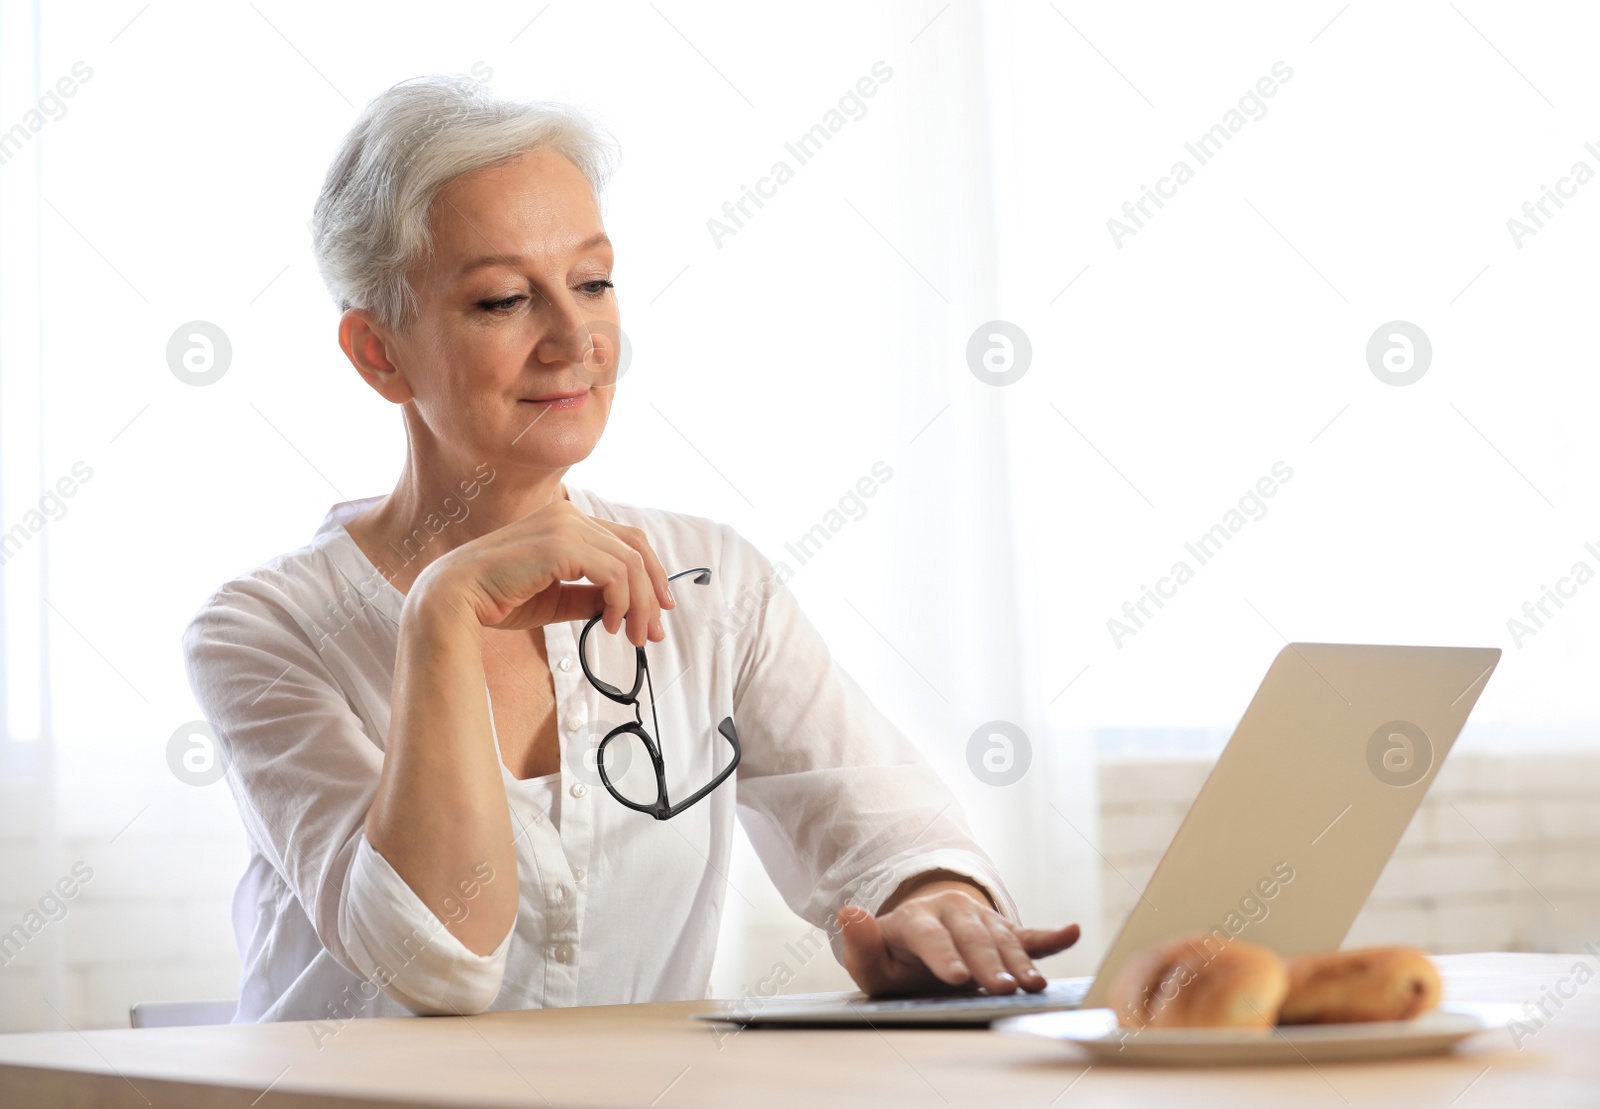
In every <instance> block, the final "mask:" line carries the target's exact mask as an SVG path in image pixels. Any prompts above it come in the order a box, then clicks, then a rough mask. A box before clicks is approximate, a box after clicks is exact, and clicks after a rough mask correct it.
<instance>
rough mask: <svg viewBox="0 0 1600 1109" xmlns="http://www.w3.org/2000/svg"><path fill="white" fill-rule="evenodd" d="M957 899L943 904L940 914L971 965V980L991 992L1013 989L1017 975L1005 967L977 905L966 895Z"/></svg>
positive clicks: (962, 954)
mask: <svg viewBox="0 0 1600 1109" xmlns="http://www.w3.org/2000/svg"><path fill="white" fill-rule="evenodd" d="M960 901H961V903H960V904H954V905H949V906H945V907H943V908H942V909H941V911H940V914H939V918H940V920H941V921H943V923H944V926H945V928H946V929H948V931H949V933H950V936H951V938H952V939H953V940H955V944H956V948H957V950H959V951H960V952H961V958H962V960H963V961H964V962H965V963H966V964H967V966H969V967H971V968H972V977H973V980H974V981H976V982H977V983H978V985H980V986H982V987H983V988H984V989H986V990H988V991H989V992H990V993H1013V992H1015V990H1016V988H1017V979H1016V978H1015V976H1013V975H1012V973H1011V972H1010V971H1009V970H1007V969H1006V964H1005V960H1004V959H1002V958H1001V956H1000V949H999V948H998V947H996V946H995V942H994V935H993V934H992V933H991V932H990V931H989V926H988V925H986V924H985V923H984V922H983V918H982V917H980V916H979V915H978V911H977V906H976V905H975V904H974V903H973V902H972V900H971V899H970V898H968V897H965V896H961V897H960Z"/></svg>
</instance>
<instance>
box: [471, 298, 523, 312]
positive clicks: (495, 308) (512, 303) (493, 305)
mask: <svg viewBox="0 0 1600 1109" xmlns="http://www.w3.org/2000/svg"><path fill="white" fill-rule="evenodd" d="M526 299H527V297H524V296H522V295H521V294H517V295H516V296H508V297H505V298H503V299H501V300H480V301H478V307H479V308H482V309H484V310H485V311H487V312H509V311H511V309H513V308H515V307H516V306H517V305H518V304H519V303H521V302H522V301H524V300H526Z"/></svg>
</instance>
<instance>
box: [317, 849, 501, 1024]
mask: <svg viewBox="0 0 1600 1109" xmlns="http://www.w3.org/2000/svg"><path fill="white" fill-rule="evenodd" d="M515 931H516V921H515V920H513V921H512V924H511V927H510V928H508V929H507V930H506V935H505V938H504V939H503V940H501V941H500V944H499V946H498V947H496V948H495V949H494V950H493V951H491V952H489V953H488V954H487V955H479V954H477V953H476V952H473V951H471V950H470V949H468V948H467V946H466V945H465V944H463V943H462V942H461V941H460V940H459V939H457V938H456V937H455V935H454V934H453V933H451V931H450V930H449V928H448V927H447V926H446V925H445V922H444V921H442V920H440V919H439V917H438V916H437V915H436V914H434V913H433V912H432V911H431V910H430V909H429V908H428V907H427V906H426V905H425V904H423V902H422V899H421V898H419V897H418V896H417V895H416V892H415V891H413V890H412V888H411V887H410V886H409V885H407V884H406V881H405V879H404V878H401V877H400V875H399V874H398V873H396V872H395V869H394V867H392V866H390V865H389V861H388V860H387V859H385V858H384V857H383V856H382V855H381V854H380V853H379V852H378V851H377V849H376V848H374V847H373V846H372V844H371V843H369V842H368V841H367V836H366V833H365V832H362V833H361V835H360V837H359V839H358V841H357V843H356V851H355V858H354V859H353V860H352V862H351V864H350V872H349V874H348V876H347V877H346V878H345V884H344V896H343V898H342V899H341V900H340V904H339V939H340V942H341V943H342V944H343V945H344V949H345V951H346V953H347V954H348V955H349V958H350V961H351V962H352V963H353V964H355V968H356V970H357V971H358V972H359V973H360V974H361V976H362V977H364V978H366V979H367V980H368V981H370V982H372V983H373V985H375V986H377V987H378V988H379V989H381V990H383V991H384V992H385V993H387V994H388V995H389V996H390V997H392V998H394V999H395V1000H396V1001H398V1002H400V1004H402V1005H404V1006H405V1007H406V1008H408V1009H410V1010H411V1011H412V1012H413V1013H417V1014H419V1015H425V1016H429V1015H443V1016H449V1015H471V1014H473V1013H481V1012H483V1011H484V1010H485V1009H487V1008H488V1007H489V1006H490V1005H491V1004H492V1003H493V1002H494V999H495V997H496V996H497V995H498V994H499V993H500V984H501V981H502V980H503V979H504V977H505V969H506V956H507V952H508V951H509V950H510V947H511V937H512V935H513V934H514V933H515Z"/></svg>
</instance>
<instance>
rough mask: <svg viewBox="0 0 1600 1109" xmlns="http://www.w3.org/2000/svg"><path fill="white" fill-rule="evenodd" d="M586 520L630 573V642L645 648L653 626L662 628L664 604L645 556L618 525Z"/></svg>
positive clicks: (627, 610)
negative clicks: (659, 597) (620, 530)
mask: <svg viewBox="0 0 1600 1109" xmlns="http://www.w3.org/2000/svg"><path fill="white" fill-rule="evenodd" d="M586 519H587V521H588V522H589V524H590V525H591V530H592V532H593V534H594V536H595V537H596V538H595V542H596V544H597V545H599V546H603V547H605V548H606V549H608V550H611V551H612V552H613V553H614V554H615V556H616V557H617V559H618V560H619V561H620V562H621V563H622V565H623V567H624V568H625V570H626V572H627V579H628V584H627V590H628V597H627V603H626V606H625V608H624V610H623V617H624V622H625V623H626V626H627V634H628V642H630V643H632V644H633V645H634V646H635V647H643V646H644V645H645V643H646V641H647V640H648V639H649V638H650V633H651V630H652V625H655V626H659V625H660V622H661V603H660V601H659V599H658V597H657V587H656V584H655V582H654V581H652V580H651V577H650V572H649V569H648V566H647V564H646V561H645V556H644V553H643V552H642V551H641V550H640V549H639V547H638V546H636V545H634V543H630V542H629V537H628V536H627V535H623V534H620V533H619V532H618V531H617V530H616V527H617V525H613V524H612V523H611V522H610V521H608V520H600V519H597V518H595V517H586ZM644 547H645V548H646V549H648V547H649V544H648V543H645V544H644ZM652 557H654V556H653V555H652ZM606 630H607V631H613V632H614V631H616V630H617V629H616V628H613V627H611V626H610V625H609V624H608V625H607V628H606Z"/></svg>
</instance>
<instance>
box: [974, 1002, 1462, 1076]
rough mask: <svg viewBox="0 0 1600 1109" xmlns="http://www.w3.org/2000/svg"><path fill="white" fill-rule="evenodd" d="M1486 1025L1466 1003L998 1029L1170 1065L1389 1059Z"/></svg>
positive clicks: (1064, 1019)
mask: <svg viewBox="0 0 1600 1109" xmlns="http://www.w3.org/2000/svg"><path fill="white" fill-rule="evenodd" d="M1489 1027H1491V1026H1490V1025H1489V1024H1488V1023H1486V1022H1485V1021H1484V1019H1483V1018H1482V1016H1481V1015H1480V1014H1479V1012H1478V1011H1477V1010H1476V1009H1474V1008H1472V1007H1469V1006H1461V1007H1460V1008H1455V1007H1452V1006H1449V1005H1446V1006H1443V1007H1442V1008H1440V1009H1438V1010H1435V1011H1434V1012H1431V1013H1424V1014H1423V1015H1422V1016H1420V1017H1418V1018H1417V1019H1416V1020H1406V1021H1382V1022H1371V1023H1365V1024H1301V1025H1287V1026H1285V1027H1282V1028H1146V1029H1145V1030H1143V1031H1142V1032H1141V1031H1134V1030H1133V1029H1126V1028H1121V1027H1119V1026H1118V1025H1117V1019H1116V1017H1115V1015H1114V1014H1113V1013H1112V1012H1111V1010H1110V1009H1075V1010H1072V1011H1070V1012H1064V1013H1039V1014H1036V1015H1030V1016H1020V1017H1009V1018H1007V1019H1005V1020H1002V1021H999V1022H997V1023H996V1024H995V1025H994V1030H995V1031H997V1032H1005V1033H1010V1034H1015V1035H1027V1036H1044V1037H1046V1038H1048V1039H1052V1040H1063V1041H1065V1042H1067V1043H1070V1044H1072V1045H1073V1046H1074V1047H1077V1048H1079V1049H1081V1050H1083V1051H1085V1052H1087V1053H1088V1054H1089V1055H1090V1056H1091V1057H1092V1058H1093V1059H1094V1061H1095V1062H1097V1063H1127V1064H1147V1065H1148V1064H1155V1065H1168V1066H1194V1065H1196V1064H1205V1065H1238V1064H1248V1063H1305V1062H1318V1063H1320V1062H1334V1061H1339V1060H1358V1059H1394V1058H1399V1057H1402V1056H1407V1055H1429V1054H1432V1053H1434V1052H1440V1051H1448V1050H1449V1049H1450V1048H1451V1047H1453V1046H1454V1045H1455V1044H1457V1043H1460V1042H1461V1041H1462V1040H1464V1039H1466V1038H1467V1037H1468V1036H1470V1035H1472V1034H1473V1033H1475V1032H1482V1031H1483V1030H1484V1029H1486V1028H1489Z"/></svg>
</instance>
